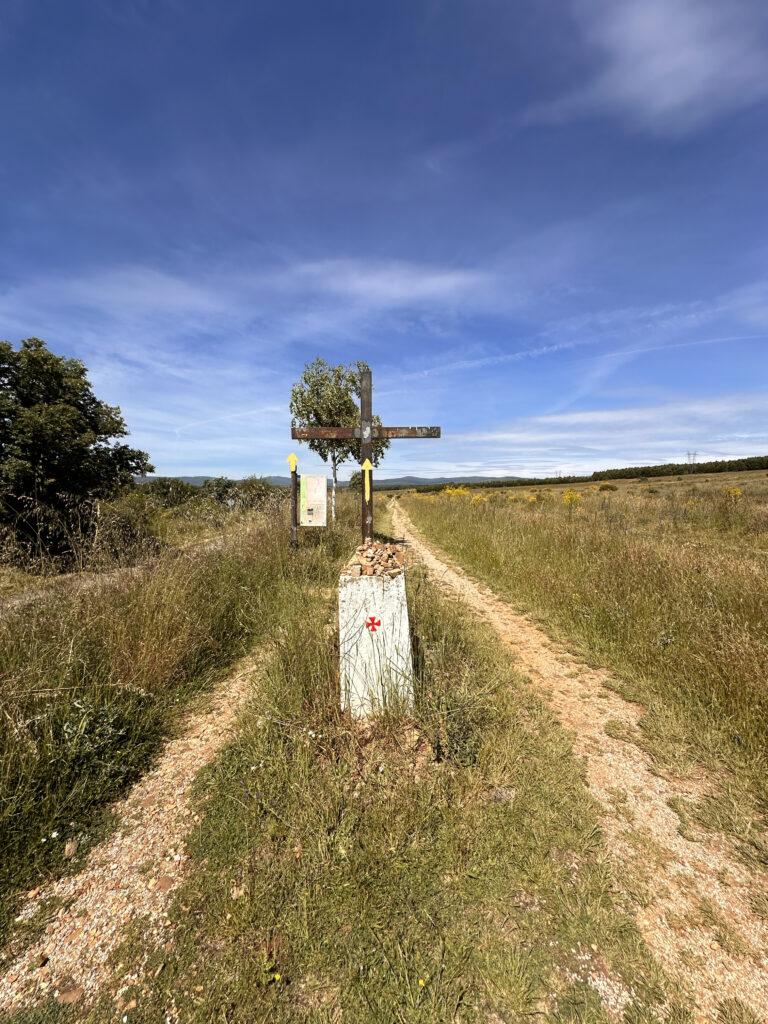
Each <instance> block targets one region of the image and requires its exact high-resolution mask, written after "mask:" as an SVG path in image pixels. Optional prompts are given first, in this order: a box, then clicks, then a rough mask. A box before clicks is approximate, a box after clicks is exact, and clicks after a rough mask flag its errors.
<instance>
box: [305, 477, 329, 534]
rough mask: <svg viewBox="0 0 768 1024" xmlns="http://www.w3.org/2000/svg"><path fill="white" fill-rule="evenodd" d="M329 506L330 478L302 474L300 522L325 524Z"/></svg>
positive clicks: (307, 524) (312, 524) (309, 524)
mask: <svg viewBox="0 0 768 1024" xmlns="http://www.w3.org/2000/svg"><path fill="white" fill-rule="evenodd" d="M327 508H328V479H327V477H324V476H305V475H304V474H303V473H302V475H301V491H300V499H299V509H300V512H299V516H300V518H299V524H300V525H301V526H325V525H326V510H327Z"/></svg>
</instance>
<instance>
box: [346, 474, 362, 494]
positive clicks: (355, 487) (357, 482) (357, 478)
mask: <svg viewBox="0 0 768 1024" xmlns="http://www.w3.org/2000/svg"><path fill="white" fill-rule="evenodd" d="M348 486H349V489H350V491H362V489H363V471H362V469H356V470H355V471H354V473H353V474H352V476H351V477H350V478H349V485H348Z"/></svg>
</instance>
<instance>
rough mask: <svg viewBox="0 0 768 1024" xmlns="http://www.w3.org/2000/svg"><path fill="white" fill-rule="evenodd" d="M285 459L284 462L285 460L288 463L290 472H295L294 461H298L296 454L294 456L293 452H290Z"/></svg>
mask: <svg viewBox="0 0 768 1024" xmlns="http://www.w3.org/2000/svg"><path fill="white" fill-rule="evenodd" d="M285 461H286V462H287V463H288V464H289V466H290V467H291V472H292V473H295V472H296V463H297V462H298V461H299V460H298V459H297V458H296V456H295V455H294V454H293V452H291V454H290V455H289V456H288V458H287V459H286V460H285Z"/></svg>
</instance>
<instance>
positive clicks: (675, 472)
mask: <svg viewBox="0 0 768 1024" xmlns="http://www.w3.org/2000/svg"><path fill="white" fill-rule="evenodd" d="M749 469H768V455H754V456H752V457H751V458H748V459H720V460H718V461H717V462H698V463H693V464H691V463H688V462H667V463H665V464H664V465H663V466H625V467H624V468H622V469H600V470H597V472H595V473H592V474H590V475H589V476H546V477H541V476H539V477H528V478H524V477H519V478H517V479H515V480H509V479H506V480H488V481H484V482H482V483H470V484H462V486H463V487H480V488H484V487H540V486H541V485H542V484H588V483H592V482H594V481H595V480H632V479H639V480H645V479H648V478H649V477H652V476H683V475H684V474H686V473H737V472H740V471H743V470H749ZM448 486H451V485H450V484H444V483H441V484H422V485H420V486H419V487H416V488H415V490H416V491H418V492H420V493H427V492H429V491H442V490H443V489H444V488H445V487H448ZM454 486H455V485H454ZM374 489H375V485H374ZM405 489H410V488H408V487H407V485H406V484H399V485H395V486H393V487H382V490H388V491H395V490H405Z"/></svg>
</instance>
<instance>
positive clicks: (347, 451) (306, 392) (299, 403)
mask: <svg viewBox="0 0 768 1024" xmlns="http://www.w3.org/2000/svg"><path fill="white" fill-rule="evenodd" d="M368 369H369V366H368V364H367V363H364V362H357V363H350V364H349V365H348V366H331V365H330V364H329V363H326V361H325V360H324V359H320V358H318V359H315V361H314V362H313V363H307V364H306V365H305V367H304V373H302V375H301V377H300V379H299V380H298V381H297V382H296V383H295V384H294V385H293V388H292V390H291V416H292V419H291V426H294V427H359V426H360V409H359V399H360V373H361V371H363V370H368ZM373 422H374V423H375V424H377V425H381V420H380V419H379V417H378V416H374V417H373ZM306 443H307V444H308V445H309V447H310V450H311V451H313V452H315V454H317V455H319V456H320V458H321V459H322V460H323V462H330V464H331V473H332V479H333V486H332V489H331V519H332V520H333V522H336V478H337V471H338V468H339V466H340V465H341V464H342V463H343V462H346V461H347V460H348V459H355V460H357V461H358V462H359V461H360V441H359V440H352V441H321V440H314V441H307V442H306ZM387 448H389V441H388V440H386V439H385V438H382V439H379V440H375V441H374V442H373V445H372V454H371V462H372V464H373V465H374V466H378V465H379V463H380V462H381V460H382V458H383V457H384V452H385V451H386V450H387Z"/></svg>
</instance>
